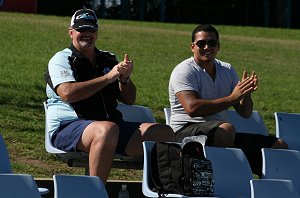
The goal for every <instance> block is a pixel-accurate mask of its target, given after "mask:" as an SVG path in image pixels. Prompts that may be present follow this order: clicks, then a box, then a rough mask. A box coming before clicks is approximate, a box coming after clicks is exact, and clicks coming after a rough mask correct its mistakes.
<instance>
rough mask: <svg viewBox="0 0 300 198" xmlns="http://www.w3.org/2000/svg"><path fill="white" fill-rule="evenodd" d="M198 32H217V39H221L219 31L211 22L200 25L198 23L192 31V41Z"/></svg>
mask: <svg viewBox="0 0 300 198" xmlns="http://www.w3.org/2000/svg"><path fill="white" fill-rule="evenodd" d="M197 32H213V33H215V34H216V37H217V41H219V33H218V31H217V29H216V28H215V27H214V26H212V25H210V24H200V25H198V26H197V27H196V28H195V29H194V31H193V33H192V42H194V41H195V34H196V33H197Z"/></svg>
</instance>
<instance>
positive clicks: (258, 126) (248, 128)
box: [228, 110, 269, 135]
mask: <svg viewBox="0 0 300 198" xmlns="http://www.w3.org/2000/svg"><path fill="white" fill-rule="evenodd" d="M228 117H229V121H230V122H231V123H232V124H233V125H234V127H235V129H236V132H238V133H239V132H240V133H254V134H261V135H269V132H268V130H267V128H266V125H265V123H264V121H263V119H262V117H261V115H260V114H259V113H258V112H257V111H252V115H251V117H250V118H248V119H247V118H243V117H242V116H240V115H239V114H238V113H237V112H236V111H235V110H228Z"/></svg>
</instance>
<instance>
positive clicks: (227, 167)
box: [204, 146, 253, 197]
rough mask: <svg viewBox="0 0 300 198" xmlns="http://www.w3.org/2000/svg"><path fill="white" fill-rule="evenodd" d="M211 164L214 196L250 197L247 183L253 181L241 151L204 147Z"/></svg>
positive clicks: (247, 163)
mask: <svg viewBox="0 0 300 198" xmlns="http://www.w3.org/2000/svg"><path fill="white" fill-rule="evenodd" d="M204 151H205V155H206V158H207V159H209V160H210V161H211V163H212V168H213V175H214V179H215V184H214V192H215V196H220V197H250V194H251V191H250V185H249V182H250V180H251V179H253V175H252V171H251V168H250V165H249V162H248V160H247V158H246V156H245V154H244V152H243V151H242V150H241V149H238V148H223V147H208V146H205V147H204Z"/></svg>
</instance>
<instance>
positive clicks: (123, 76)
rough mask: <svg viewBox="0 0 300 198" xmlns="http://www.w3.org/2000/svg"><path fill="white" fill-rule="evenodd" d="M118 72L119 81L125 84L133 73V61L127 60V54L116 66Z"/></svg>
mask: <svg viewBox="0 0 300 198" xmlns="http://www.w3.org/2000/svg"><path fill="white" fill-rule="evenodd" d="M118 71H119V72H120V76H119V80H120V81H121V82H126V81H127V80H128V79H129V77H130V75H131V73H132V71H133V61H131V60H129V57H128V54H125V56H124V60H123V61H122V62H120V63H119V64H118Z"/></svg>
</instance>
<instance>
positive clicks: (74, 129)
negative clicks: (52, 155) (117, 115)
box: [51, 119, 141, 155]
mask: <svg viewBox="0 0 300 198" xmlns="http://www.w3.org/2000/svg"><path fill="white" fill-rule="evenodd" d="M92 122H94V120H83V119H78V120H73V121H63V122H61V123H60V127H59V128H58V129H57V130H56V131H55V132H54V135H53V136H52V139H51V141H52V144H53V145H54V146H55V147H56V148H58V149H60V150H63V151H73V152H74V151H76V145H77V143H78V141H79V139H80V138H81V135H82V133H83V131H84V129H85V128H86V127H87V126H88V125H89V124H91V123H92ZM117 125H118V126H119V140H118V146H117V151H116V153H118V154H121V155H125V147H126V145H127V142H128V141H129V139H130V137H131V136H132V134H133V133H134V132H135V131H136V129H138V128H139V126H140V125H141V123H139V122H125V121H120V122H118V123H117Z"/></svg>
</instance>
